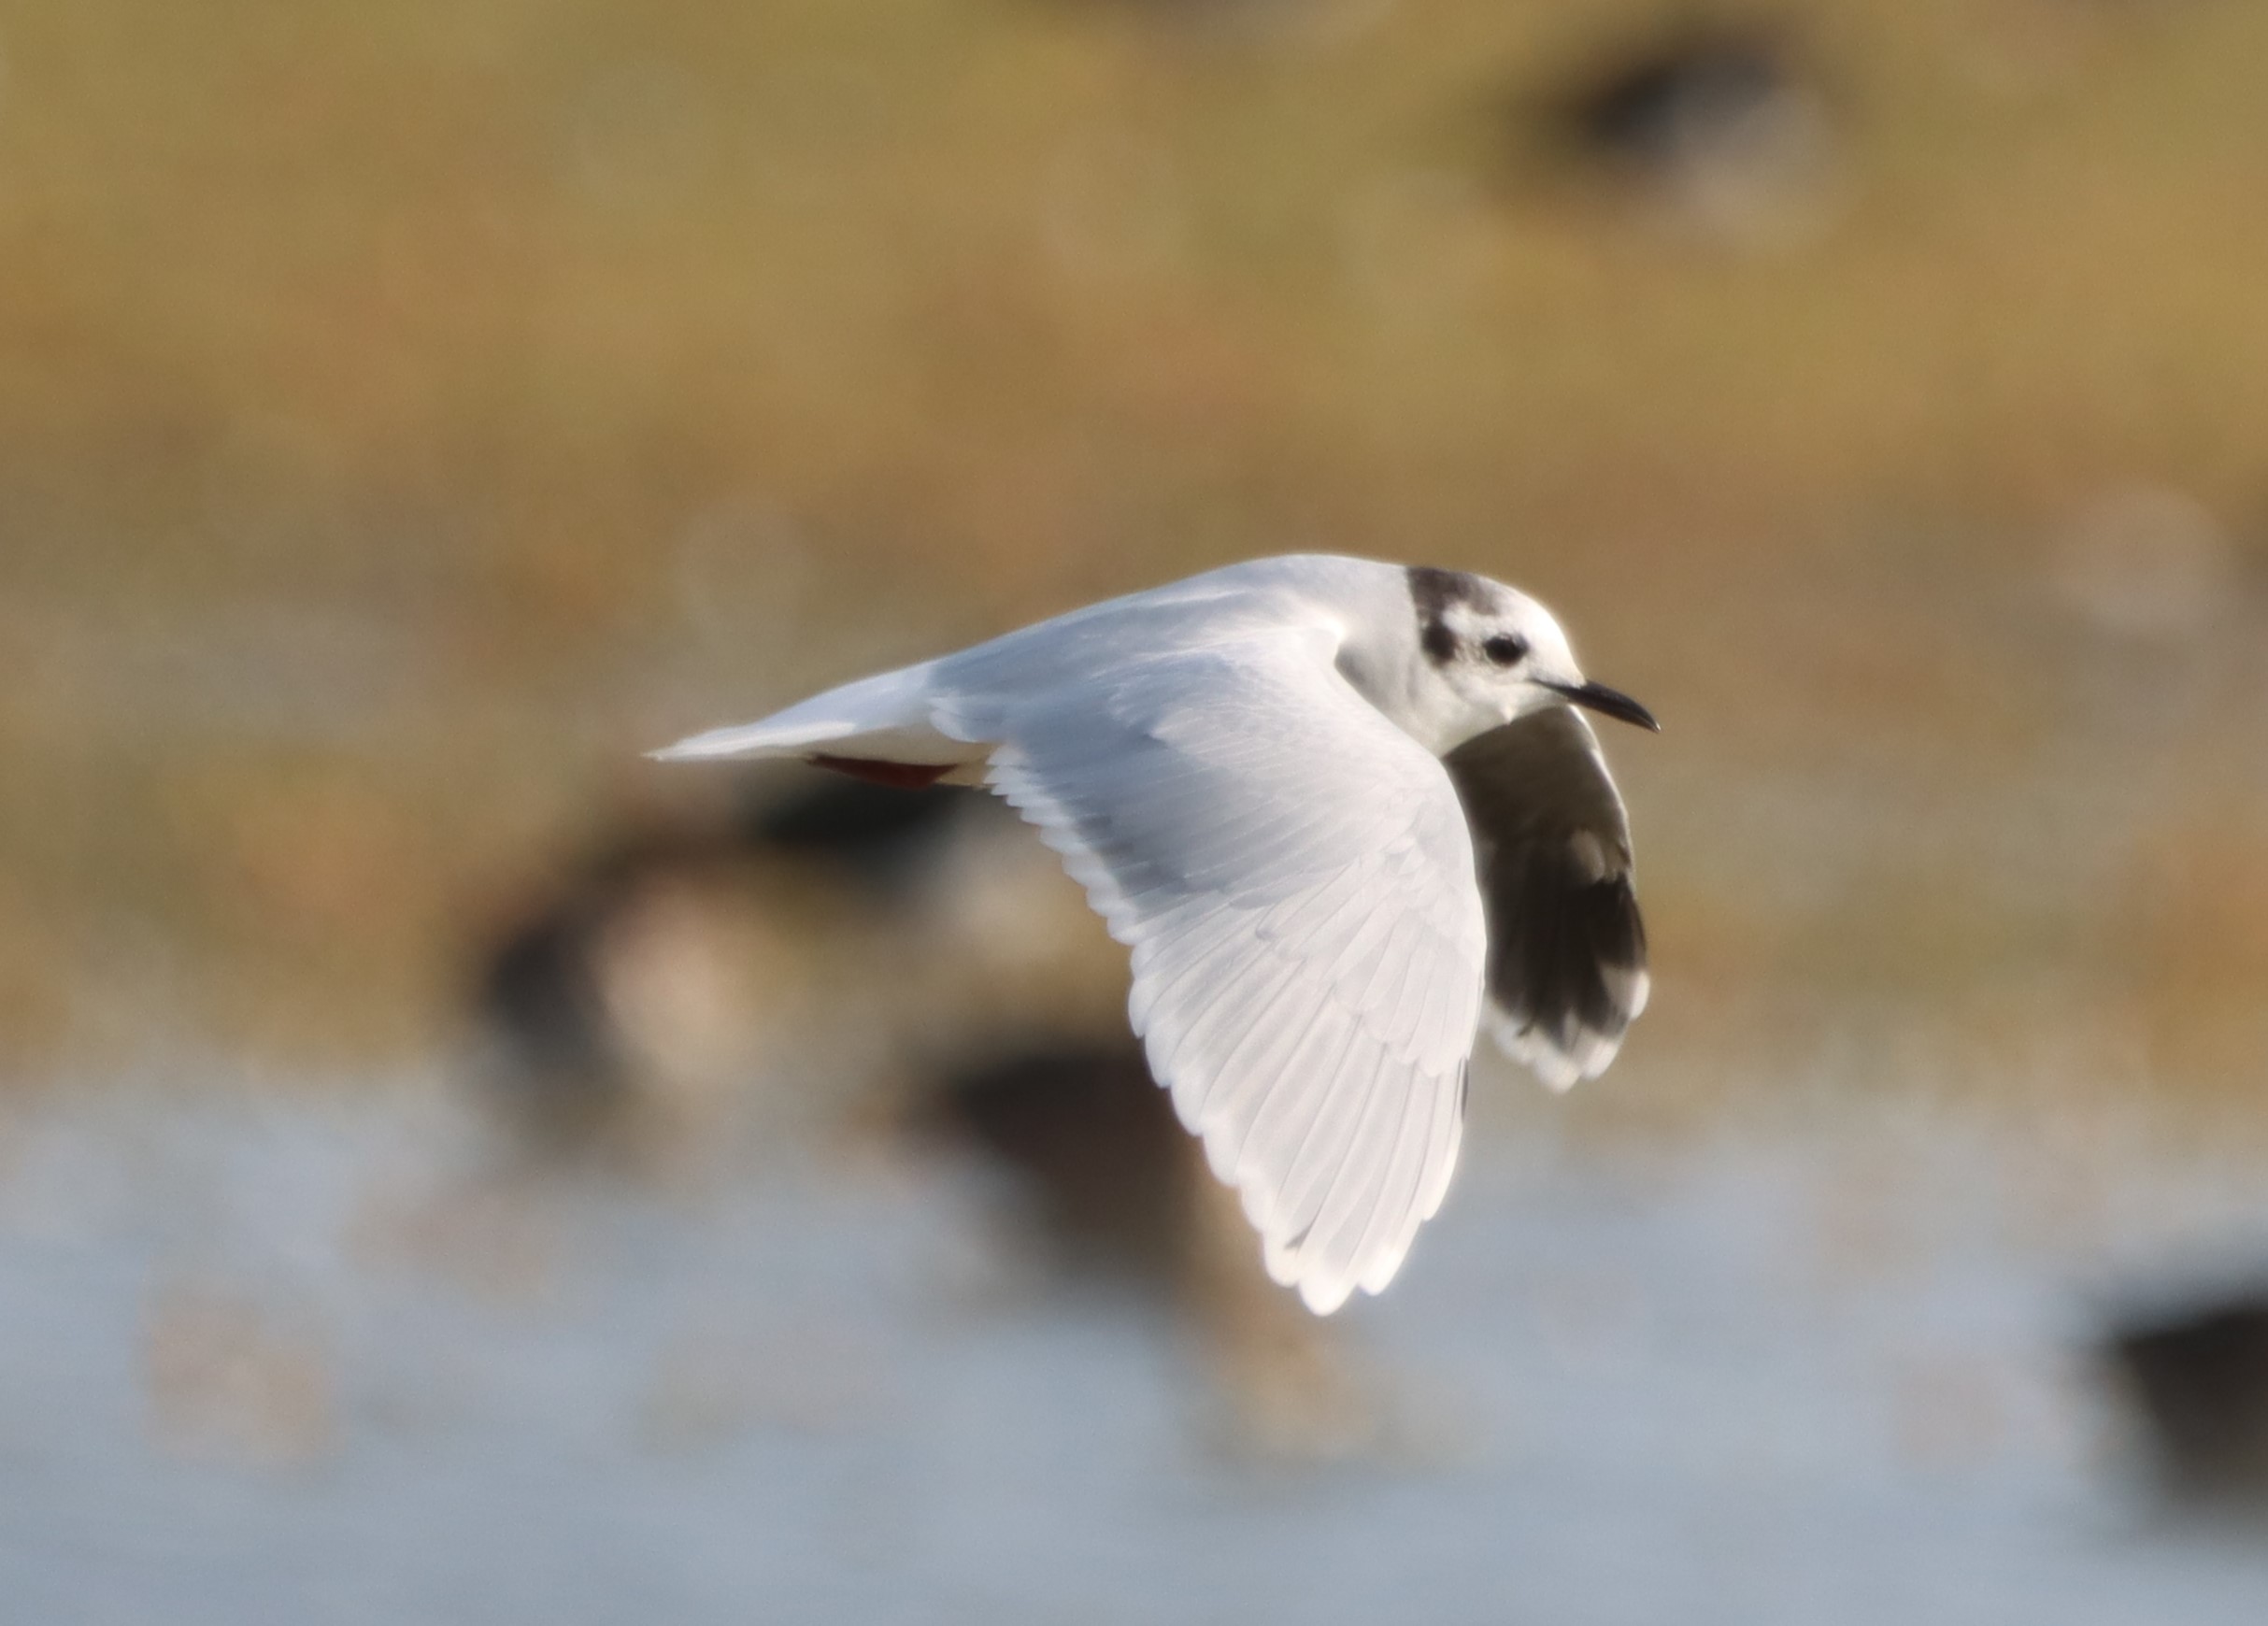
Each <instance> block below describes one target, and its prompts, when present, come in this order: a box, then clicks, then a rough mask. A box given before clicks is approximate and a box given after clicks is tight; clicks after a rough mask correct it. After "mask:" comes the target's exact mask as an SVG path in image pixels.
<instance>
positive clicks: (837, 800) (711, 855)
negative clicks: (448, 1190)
mask: <svg viewBox="0 0 2268 1626" xmlns="http://www.w3.org/2000/svg"><path fill="white" fill-rule="evenodd" d="M985 800H986V799H985V798H982V797H979V796H977V795H974V794H973V793H970V792H964V791H959V790H955V789H950V788H939V789H936V790H934V791H926V792H893V791H889V790H884V789H881V788H878V787H876V786H871V785H864V784H859V783H856V782H849V781H845V780H843V779H841V778H838V777H834V776H833V775H823V774H816V773H806V772H801V771H797V770H788V771H785V772H777V771H776V772H772V773H759V774H756V775H753V776H750V777H748V778H747V779H745V780H743V781H742V782H740V783H739V784H738V785H736V786H735V788H734V790H733V792H732V793H731V794H730V795H729V796H728V797H727V798H726V799H725V800H724V801H723V803H722V804H721V805H720V806H703V807H695V808H678V809H675V810H672V811H670V812H668V813H665V814H662V815H659V816H649V817H648V818H646V819H644V820H637V821H635V822H634V823H632V824H631V825H630V826H629V827H628V828H626V829H623V830H619V831H616V832H614V833H612V834H608V835H606V837H605V838H603V839H602V840H600V841H599V842H597V843H596V844H595V845H594V846H593V847H592V849H591V850H589V851H588V852H587V853H585V854H584V855H583V856H582V857H581V858H580V859H579V860H577V861H576V862H574V863H570V864H569V865H568V866H567V867H566V870H565V872H564V874H563V876H562V877H560V878H559V879H558V880H556V881H555V882H553V883H552V884H551V885H550V886H549V887H548V888H547V889H545V890H544V891H542V892H541V893H540V894H539V895H538V896H537V897H536V898H535V900H534V901H533V902H531V903H529V904H527V905H525V906H522V907H521V909H520V910H519V911H518V912H517V913H516V914H515V915H514V916H513V917H512V918H511V919H510V920H508V921H507V922H506V924H505V925H504V926H503V927H502V928H501V929H500V930H499V931H498V932H496V934H494V935H493V936H492V939H491V940H490V942H489V944H488V945H487V947H486V948H485V949H483V950H482V951H481V952H480V955H479V958H478V971H477V973H476V977H475V986H474V989H473V992H472V1004H473V1007H474V1015H475V1018H476V1020H477V1023H478V1027H479V1029H480V1031H481V1034H482V1035H483V1037H484V1039H485V1041H486V1042H485V1045H484V1047H483V1054H482V1058H481V1065H480V1067H479V1076H480V1077H481V1079H482V1080H483V1082H484V1083H485V1084H486V1086H487V1087H488V1088H489V1090H490V1091H491V1096H492V1100H493V1101H494V1103H495V1104H496V1105H498V1106H499V1107H500V1108H501V1109H502V1110H503V1111H504V1113H505V1114H506V1116H507V1117H508V1118H509V1119H510V1120H511V1121H512V1122H513V1124H514V1126H515V1127H516V1129H517V1130H518V1131H520V1132H522V1133H525V1134H529V1135H530V1136H531V1137H532V1138H533V1140H534V1141H535V1143H536V1144H538V1145H542V1146H548V1147H550V1148H566V1147H570V1146H586V1145H590V1144H592V1143H594V1142H599V1141H604V1140H609V1139H616V1138H620V1136H621V1135H623V1134H635V1133H643V1131H644V1130H646V1129H652V1128H655V1127H658V1122H657V1120H667V1119H669V1118H671V1117H673V1116H678V1115H681V1114H683V1113H686V1112H692V1113H695V1114H696V1115H706V1107H713V1106H714V1105H717V1102H716V1100H715V1099H714V1098H715V1097H717V1096H718V1095H719V1094H720V1092H722V1091H729V1090H731V1089H732V1088H734V1087H735V1084H736V1083H737V1082H738V1080H737V1079H735V1078H733V1077H726V1076H725V1075H728V1074H732V1073H735V1072H736V1071H738V1070H740V1069H742V1068H744V1067H745V1066H746V1065H748V1064H749V1063H751V1062H752V1061H753V1059H754V1058H753V1055H752V1052H753V1051H754V1050H755V1049H757V1048H761V1046H762V1044H763V1035H762V1034H759V1033H757V1032H755V1031H754V1030H755V1029H756V1028H758V1027H760V1026H763V1025H764V1020H765V1013H764V1011H763V1007H764V1006H765V1000H764V997H763V996H764V992H765V990H764V989H763V988H762V987H756V986H751V983H752V982H754V981H756V980H758V976H757V974H759V973H761V972H762V971H763V969H764V968H765V967H764V963H765V962H772V963H774V964H773V969H775V970H777V968H778V967H777V963H778V962H780V961H782V960H784V959H788V958H792V957H795V956H798V955H800V954H802V953H803V952H804V951H805V949H806V947H807V941H806V940H807V939H808V937H809V936H810V935H811V934H813V933H814V932H815V931H817V930H820V929H821V928H823V927H824V926H826V925H830V924H834V923H839V922H840V921H841V920H843V919H844V918H846V917H847V916H855V915H857V914H859V913H860V912H861V911H862V910H872V909H874V908H877V907H879V906H891V907H898V906H904V905H905V904H906V901H907V899H908V898H909V897H910V896H912V895H913V894H914V893H915V892H916V891H918V890H919V889H920V887H921V885H922V884H923V880H924V877H925V875H926V873H927V872H928V870H929V868H930V867H931V866H933V865H934V864H935V863H937V862H938V861H939V854H940V853H941V851H942V850H943V849H945V848H946V847H947V846H948V845H949V843H950V842H951V840H952V837H953V834H954V831H955V830H956V828H957V827H958V826H960V825H961V824H962V822H963V820H966V819H968V818H970V817H971V816H978V817H981V816H983V815H984V814H985V813H986V812H987V811H988V809H987V808H986V805H985ZM815 913H816V916H817V917H820V918H817V919H815ZM774 980H775V981H777V980H778V979H777V978H775V979H774ZM791 980H792V979H791ZM776 1036H777V1035H775V1037H776ZM705 1098H706V1101H705Z"/></svg>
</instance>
